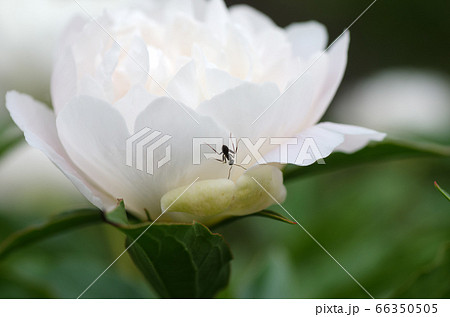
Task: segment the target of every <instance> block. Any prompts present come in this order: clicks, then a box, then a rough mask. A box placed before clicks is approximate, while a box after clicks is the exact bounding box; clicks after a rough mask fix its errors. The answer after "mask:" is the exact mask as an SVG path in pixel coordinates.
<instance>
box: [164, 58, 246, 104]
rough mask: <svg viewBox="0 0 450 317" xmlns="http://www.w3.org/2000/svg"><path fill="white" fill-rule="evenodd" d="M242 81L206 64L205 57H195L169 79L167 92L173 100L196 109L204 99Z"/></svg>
mask: <svg viewBox="0 0 450 317" xmlns="http://www.w3.org/2000/svg"><path fill="white" fill-rule="evenodd" d="M242 83H243V81H241V80H239V79H237V78H234V77H232V76H231V75H230V74H228V73H226V72H224V71H222V70H220V69H217V68H215V67H213V66H212V65H211V66H209V65H207V61H206V60H205V59H200V58H198V59H196V60H193V61H191V62H189V63H187V64H186V65H185V66H183V67H182V68H181V69H180V70H179V71H178V73H177V74H176V75H175V77H174V78H173V79H172V80H171V81H170V83H169V85H168V87H167V92H168V93H169V95H170V96H171V97H173V98H174V99H175V100H178V101H180V102H181V103H183V104H185V105H187V106H189V107H190V108H192V109H196V108H197V107H198V105H199V104H200V103H201V102H202V101H203V100H205V99H211V98H212V97H214V96H216V95H218V94H221V93H223V92H225V91H227V90H229V89H232V88H234V87H236V86H238V85H239V84H242Z"/></svg>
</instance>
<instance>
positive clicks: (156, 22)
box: [7, 0, 384, 224]
mask: <svg viewBox="0 0 450 317" xmlns="http://www.w3.org/2000/svg"><path fill="white" fill-rule="evenodd" d="M327 41H328V39H327V33H326V30H325V28H324V27H323V26H322V25H321V24H319V23H317V22H306V23H294V24H292V25H290V26H289V27H287V28H286V29H282V28H279V27H278V26H276V25H275V24H274V23H273V22H272V21H271V20H270V19H269V18H268V17H267V16H265V15H263V14H262V13H260V12H258V11H256V10H254V9H252V8H251V7H249V6H245V5H238V6H234V7H232V8H230V9H227V8H226V6H225V4H224V3H223V1H221V0H217V1H204V0H192V1H164V2H161V1H147V2H145V5H142V6H140V7H136V8H130V9H122V10H117V11H110V12H106V13H105V14H104V15H103V16H101V17H100V18H98V19H96V20H95V21H93V20H89V19H86V21H81V20H79V19H78V20H75V21H74V22H73V23H72V24H71V25H70V26H69V27H68V29H67V31H66V33H65V34H64V36H63V40H62V42H61V43H60V45H59V47H58V49H57V56H58V58H57V60H56V63H55V67H54V72H53V77H52V87H51V92H52V100H53V108H54V111H51V110H50V109H48V108H47V107H45V106H44V105H42V104H40V103H38V102H36V101H34V100H33V99H32V98H30V97H28V96H26V95H22V94H19V93H17V92H9V93H8V94H7V107H8V109H9V111H10V113H11V116H12V117H13V119H14V121H15V122H16V123H17V125H18V126H19V127H20V128H21V129H22V130H23V131H24V132H25V137H26V139H27V141H28V142H29V143H30V144H31V145H33V146H35V147H37V148H39V149H41V150H42V151H43V152H44V153H45V154H47V156H48V157H49V158H50V159H51V160H52V161H53V162H54V163H55V164H56V165H57V166H58V167H59V168H60V169H61V170H62V171H63V172H64V173H65V174H66V175H67V177H69V178H70V179H71V181H72V182H73V183H74V184H75V186H77V188H78V189H79V190H80V191H81V192H82V193H83V194H84V195H85V196H86V197H87V198H88V199H89V200H90V201H91V202H92V203H93V204H94V205H96V206H98V207H99V208H102V209H103V210H105V211H108V210H110V209H111V208H113V207H114V206H115V204H116V200H117V199H118V198H123V199H124V202H125V205H126V207H127V209H128V210H129V211H130V212H132V213H134V214H135V215H136V216H138V217H140V218H143V219H144V218H145V217H146V212H148V213H149V214H150V217H151V218H152V219H156V218H157V217H158V216H159V215H161V212H162V211H166V210H167V213H165V214H164V216H163V217H162V218H161V219H162V220H164V221H191V220H192V219H197V220H200V221H202V222H204V223H207V224H211V223H214V222H217V221H220V220H222V219H224V218H226V217H228V216H230V215H245V214H250V213H254V212H257V211H259V210H262V209H264V208H266V207H268V206H269V205H272V204H273V203H274V201H273V198H275V199H276V200H278V201H280V202H281V201H283V200H284V198H285V196H286V190H285V188H284V186H283V180H282V173H281V171H280V169H279V166H280V164H275V165H265V164H263V165H261V164H257V163H293V164H299V165H308V164H312V163H313V162H314V161H316V160H317V159H320V158H323V157H326V156H328V155H329V154H330V153H331V152H332V151H334V150H340V151H344V152H351V151H356V150H358V149H360V148H361V147H363V146H365V145H366V144H367V142H369V141H370V140H381V139H382V138H383V137H384V134H381V133H377V132H375V131H372V130H368V129H365V128H360V127H355V126H346V125H339V124H334V123H319V124H317V122H318V121H319V119H320V118H321V117H322V115H323V113H324V112H325V110H326V108H327V107H328V105H329V103H330V101H331V99H332V98H333V96H334V94H335V91H336V89H337V87H338V86H339V83H340V81H341V79H342V76H343V74H344V70H345V66H346V60H347V47H348V43H349V35H348V34H344V35H343V36H342V38H341V39H339V41H337V42H336V44H335V45H334V46H333V47H332V48H331V49H329V50H328V51H327V52H326V53H325V54H323V55H322V52H323V50H324V49H325V46H326V43H327ZM321 55H322V56H321ZM319 57H320V58H319ZM314 61H316V62H315V63H314V64H313V66H312V67H310V65H311V64H312V63H313V62H314ZM303 73H304V74H303ZM301 74H303V75H302V76H300V75H301ZM299 76H300V77H299ZM284 91H285V92H284ZM283 92H284V93H283ZM274 101H276V102H274ZM272 103H273V104H272ZM145 128H150V129H152V130H156V131H161V132H162V133H164V134H165V135H169V136H170V137H171V139H170V149H171V159H170V160H169V161H168V162H167V164H164V166H161V167H160V168H159V169H157V171H156V172H155V173H154V174H153V175H149V174H147V173H145V172H143V171H140V170H138V169H135V168H133V167H132V166H128V165H127V164H126V156H127V149H126V141H127V139H128V138H130V137H132V136H133V135H134V134H135V133H138V132H139V131H142V129H145ZM230 133H231V134H232V136H233V137H234V138H236V139H237V140H242V142H234V143H233V144H234V145H235V146H237V145H238V144H239V147H238V151H237V153H236V155H235V157H234V158H235V160H236V163H241V162H242V159H243V160H244V161H245V160H246V159H247V157H248V156H249V157H250V160H246V161H245V162H242V164H243V165H245V166H244V167H246V168H247V170H244V168H240V167H238V166H233V169H232V170H231V175H230V177H229V179H228V178H227V175H228V173H229V166H228V165H227V164H222V163H221V162H217V161H216V160H214V159H208V160H206V159H204V157H203V156H202V158H203V159H202V160H201V162H200V164H193V157H194V156H195V155H196V153H195V146H193V144H194V143H193V140H195V139H196V138H222V139H224V140H226V139H228V137H229V135H230ZM262 137H264V138H272V139H271V140H272V141H274V142H272V144H271V142H269V141H264V140H266V139H263V141H264V142H262V143H258V142H259V141H260V140H261V139H260V138H262ZM294 137H295V141H296V143H298V144H297V145H296V144H293V143H295V142H293V140H292V138H294ZM275 138H277V139H275ZM284 138H290V139H284ZM306 138H312V140H313V141H314V145H315V151H313V154H314V155H313V156H311V155H309V154H308V155H309V156H308V155H307V159H306V160H299V154H301V153H302V144H303V142H304V141H305V139H306ZM267 140H269V139H267ZM236 143H238V144H236ZM277 143H280V144H282V145H279V144H278V145H277ZM287 144H291V145H289V146H288V145H287ZM251 145H255V147H254V148H253V150H255V148H257V149H258V155H259V157H255V155H254V152H255V151H252V147H251ZM210 147H211V145H210ZM167 149H168V148H164V147H159V148H157V149H156V150H155V151H154V156H155V157H164V155H165V154H167V152H166V150H167ZM201 149H202V151H204V152H208V151H209V152H212V151H211V150H210V148H209V147H207V146H202V147H201ZM230 149H232V147H231V146H230ZM283 149H288V150H289V151H287V153H284V151H283ZM195 180H197V181H196V182H195ZM266 191H267V192H268V193H269V194H270V195H268V194H267V192H266ZM270 196H272V197H273V198H272V197H270Z"/></svg>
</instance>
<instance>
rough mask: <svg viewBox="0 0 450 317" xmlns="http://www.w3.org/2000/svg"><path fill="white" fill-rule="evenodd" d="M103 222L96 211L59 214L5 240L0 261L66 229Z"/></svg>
mask: <svg viewBox="0 0 450 317" xmlns="http://www.w3.org/2000/svg"><path fill="white" fill-rule="evenodd" d="M103 221H104V220H103V216H102V213H101V211H99V210H97V209H80V210H74V211H68V212H65V213H62V214H59V215H57V216H54V217H52V218H51V219H50V220H48V221H47V222H46V223H44V224H42V225H37V226H32V227H29V228H27V229H25V230H22V231H19V232H16V233H14V234H12V235H11V236H9V237H8V238H6V240H4V241H3V242H2V243H1V244H0V259H2V258H4V257H5V256H7V255H8V254H9V253H11V252H12V251H14V250H17V249H19V248H22V247H25V246H27V245H30V244H32V243H35V242H38V241H41V240H43V239H46V238H49V237H52V236H54V235H57V234H60V233H63V232H66V231H67V230H68V229H74V228H77V227H81V226H85V225H89V224H95V223H102V222H103Z"/></svg>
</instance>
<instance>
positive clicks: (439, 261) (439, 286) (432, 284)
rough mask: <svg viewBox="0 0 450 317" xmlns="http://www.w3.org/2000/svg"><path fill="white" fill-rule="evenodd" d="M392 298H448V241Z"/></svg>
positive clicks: (449, 260)
mask: <svg viewBox="0 0 450 317" xmlns="http://www.w3.org/2000/svg"><path fill="white" fill-rule="evenodd" d="M392 298H450V242H447V243H446V244H445V245H444V246H443V247H442V248H441V250H440V252H439V254H438V256H437V258H436V260H435V261H433V263H431V264H430V265H428V266H427V267H425V268H424V269H423V270H421V271H420V272H418V273H417V274H416V275H415V276H414V277H413V278H412V279H411V280H410V281H409V282H408V283H407V284H405V285H404V286H403V287H402V288H400V290H399V291H397V292H396V293H394V295H393V296H392Z"/></svg>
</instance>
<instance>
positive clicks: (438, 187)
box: [434, 182, 450, 201]
mask: <svg viewBox="0 0 450 317" xmlns="http://www.w3.org/2000/svg"><path fill="white" fill-rule="evenodd" d="M434 186H435V187H436V188H437V189H438V190H439V191H440V192H441V194H442V195H444V197H445V198H447V199H448V200H449V201H450V194H449V193H447V192H446V191H445V190H444V189H443V188H442V187H441V186H439V184H438V183H437V182H434Z"/></svg>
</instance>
